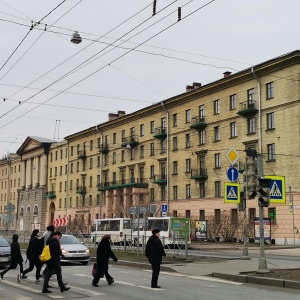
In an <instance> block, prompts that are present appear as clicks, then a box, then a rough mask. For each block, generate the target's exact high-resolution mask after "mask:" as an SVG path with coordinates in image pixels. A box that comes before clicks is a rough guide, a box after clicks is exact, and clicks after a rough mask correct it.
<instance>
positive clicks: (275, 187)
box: [264, 176, 286, 203]
mask: <svg viewBox="0 0 300 300" xmlns="http://www.w3.org/2000/svg"><path fill="white" fill-rule="evenodd" d="M264 178H269V179H271V184H270V186H269V188H270V203H285V202H286V195H285V177H284V176H264Z"/></svg>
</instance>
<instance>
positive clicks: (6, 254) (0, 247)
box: [0, 236, 11, 266]
mask: <svg viewBox="0 0 300 300" xmlns="http://www.w3.org/2000/svg"><path fill="white" fill-rule="evenodd" d="M10 260H11V259H10V245H9V243H8V241H7V240H6V239H5V238H4V237H2V236H0V265H1V266H6V265H9V264H10Z"/></svg>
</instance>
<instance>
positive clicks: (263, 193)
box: [258, 178, 271, 207]
mask: <svg viewBox="0 0 300 300" xmlns="http://www.w3.org/2000/svg"><path fill="white" fill-rule="evenodd" d="M270 183H271V179H266V178H259V179H258V185H259V187H258V205H259V206H263V207H268V206H269V205H270V188H269V185H270Z"/></svg>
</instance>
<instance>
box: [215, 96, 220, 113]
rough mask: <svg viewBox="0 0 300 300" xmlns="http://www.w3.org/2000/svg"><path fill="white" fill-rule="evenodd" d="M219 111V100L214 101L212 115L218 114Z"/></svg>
mask: <svg viewBox="0 0 300 300" xmlns="http://www.w3.org/2000/svg"><path fill="white" fill-rule="evenodd" d="M219 113H220V100H215V101H214V115H218V114H219Z"/></svg>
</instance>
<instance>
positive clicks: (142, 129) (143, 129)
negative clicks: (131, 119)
mask: <svg viewBox="0 0 300 300" xmlns="http://www.w3.org/2000/svg"><path fill="white" fill-rule="evenodd" d="M144 135H145V125H144V124H141V125H140V136H144Z"/></svg>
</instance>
